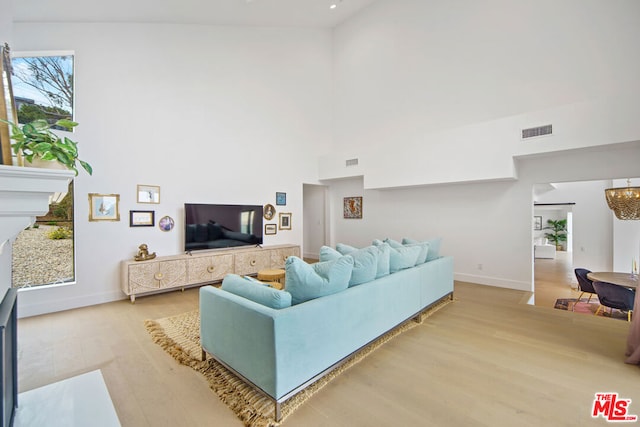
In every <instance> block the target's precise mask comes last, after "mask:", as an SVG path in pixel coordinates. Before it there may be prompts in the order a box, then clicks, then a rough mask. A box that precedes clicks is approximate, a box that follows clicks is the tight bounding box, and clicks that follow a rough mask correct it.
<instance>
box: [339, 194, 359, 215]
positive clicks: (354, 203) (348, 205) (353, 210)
mask: <svg viewBox="0 0 640 427" xmlns="http://www.w3.org/2000/svg"><path fill="white" fill-rule="evenodd" d="M343 213H344V215H343V216H344V218H347V219H352V218H353V219H362V197H345V198H344V207H343Z"/></svg>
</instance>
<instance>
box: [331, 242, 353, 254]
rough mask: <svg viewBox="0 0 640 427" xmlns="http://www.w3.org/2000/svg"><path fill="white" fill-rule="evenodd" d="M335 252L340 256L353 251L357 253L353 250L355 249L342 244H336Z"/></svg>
mask: <svg viewBox="0 0 640 427" xmlns="http://www.w3.org/2000/svg"><path fill="white" fill-rule="evenodd" d="M336 250H337V251H338V252H340V253H341V254H342V255H348V254H350V253H351V252H353V251H357V250H358V248H355V247H353V246H349V245H345V244H344V243H338V244H337V245H336Z"/></svg>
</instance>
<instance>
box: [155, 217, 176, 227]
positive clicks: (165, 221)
mask: <svg viewBox="0 0 640 427" xmlns="http://www.w3.org/2000/svg"><path fill="white" fill-rule="evenodd" d="M174 225H176V223H175V221H174V220H173V218H171V217H170V216H169V215H165V216H163V217H162V218H160V221H158V227H160V230H162V231H171V230H173V226H174Z"/></svg>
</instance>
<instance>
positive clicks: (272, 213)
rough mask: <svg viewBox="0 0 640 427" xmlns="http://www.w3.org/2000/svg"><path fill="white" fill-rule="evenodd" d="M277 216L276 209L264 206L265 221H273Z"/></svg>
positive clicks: (271, 206)
mask: <svg viewBox="0 0 640 427" xmlns="http://www.w3.org/2000/svg"><path fill="white" fill-rule="evenodd" d="M275 215H276V208H274V207H273V205H264V214H263V216H264V219H266V220H267V221H271V220H272V219H273V217H274V216H275Z"/></svg>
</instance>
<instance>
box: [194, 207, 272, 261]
mask: <svg viewBox="0 0 640 427" xmlns="http://www.w3.org/2000/svg"><path fill="white" fill-rule="evenodd" d="M184 217H185V233H184V250H185V251H186V252H189V251H195V250H203V249H219V248H230V247H236V246H256V245H261V244H262V206H261V205H260V206H258V205H214V204H203V203H185V204H184Z"/></svg>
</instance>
